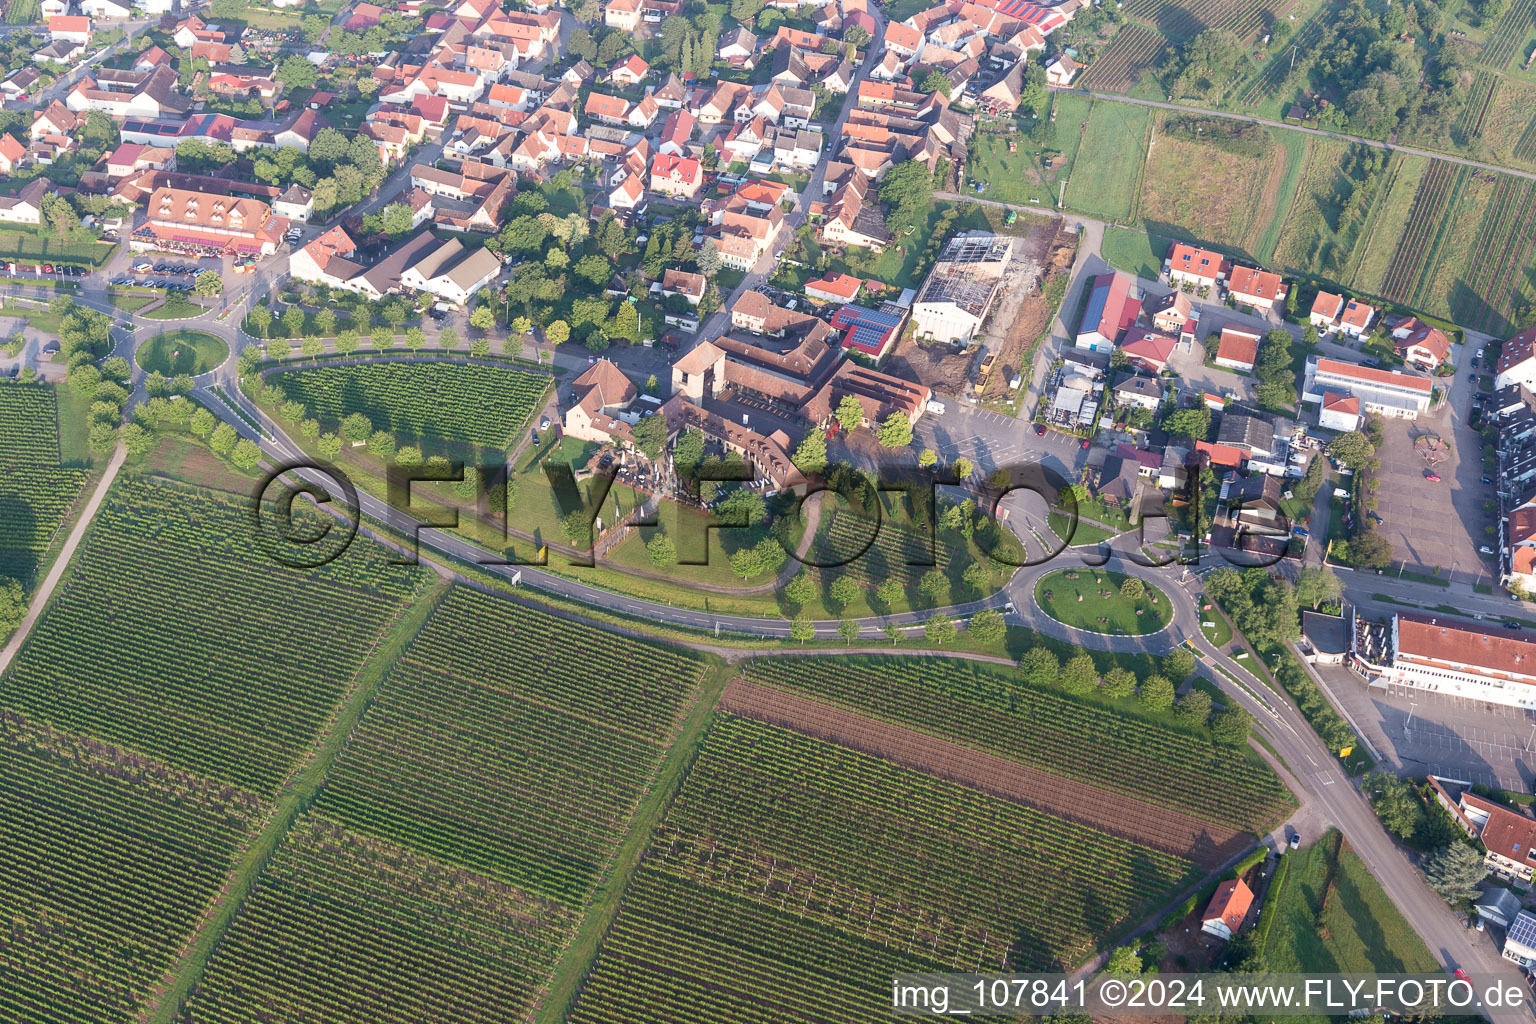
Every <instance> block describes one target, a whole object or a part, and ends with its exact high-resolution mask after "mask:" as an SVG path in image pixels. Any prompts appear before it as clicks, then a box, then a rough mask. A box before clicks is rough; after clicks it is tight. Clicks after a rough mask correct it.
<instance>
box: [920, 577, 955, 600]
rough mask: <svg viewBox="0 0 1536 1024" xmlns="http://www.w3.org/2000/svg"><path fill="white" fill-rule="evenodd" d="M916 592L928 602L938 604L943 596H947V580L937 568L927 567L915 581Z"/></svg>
mask: <svg viewBox="0 0 1536 1024" xmlns="http://www.w3.org/2000/svg"><path fill="white" fill-rule="evenodd" d="M917 592H918V593H920V594H922V595H923V596H924V597H926V598H927V599H928V600H929V602H930V603H932V604H938V603H939V601H941V600H942V599H943V598H945V597H948V596H949V580H948V578H946V577H945V575H944V574H943V573H942V572H940V571H939V570H937V569H929V570H928V571H927V572H925V573H923V576H922V579H920V580H918V581H917Z"/></svg>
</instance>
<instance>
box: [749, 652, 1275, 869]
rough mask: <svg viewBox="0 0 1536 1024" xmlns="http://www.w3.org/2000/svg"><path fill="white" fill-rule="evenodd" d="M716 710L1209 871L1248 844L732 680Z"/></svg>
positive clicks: (1153, 808)
mask: <svg viewBox="0 0 1536 1024" xmlns="http://www.w3.org/2000/svg"><path fill="white" fill-rule="evenodd" d="M720 710H722V711H728V712H730V713H731V714H735V715H740V716H742V717H744V718H752V719H755V720H757V721H760V722H766V723H768V724H770V725H777V726H781V727H783V728H786V729H791V730H793V731H795V732H800V733H804V734H805V735H807V736H812V737H814V738H816V739H819V740H824V741H826V742H828V743H833V744H836V745H838V746H843V747H848V748H850V749H853V750H857V751H859V752H861V753H864V754H870V755H872V756H875V757H881V758H884V759H885V760H888V761H891V762H892V763H894V764H899V765H902V766H903V767H907V768H911V769H914V770H916V771H920V772H923V773H925V774H928V775H934V776H937V777H938V778H941V779H945V780H947V781H950V782H954V783H958V784H960V785H962V786H967V787H969V788H972V789H975V790H978V791H980V792H983V793H986V794H988V795H990V796H995V797H999V798H1001V799H1004V800H1009V801H1011V802H1013V803H1018V804H1023V805H1025V806H1027V807H1032V808H1034V809H1035V810H1037V811H1042V812H1044V813H1046V814H1051V815H1054V816H1055V817H1058V818H1062V819H1064V820H1066V821H1071V822H1073V823H1074V824H1078V825H1083V826H1086V827H1088V828H1093V829H1097V830H1099V831H1101V832H1104V833H1107V834H1109V835H1113V836H1118V837H1120V838H1122V839H1127V840H1130V841H1132V842H1136V843H1140V844H1143V845H1145V846H1149V847H1151V848H1153V849H1156V850H1162V851H1164V852H1165V853H1172V854H1175V855H1177V856H1179V857H1183V858H1185V859H1187V860H1189V861H1191V862H1192V863H1194V864H1195V865H1196V866H1197V867H1199V868H1200V869H1201V870H1203V871H1213V870H1216V869H1217V868H1219V867H1220V866H1222V865H1223V864H1225V863H1226V862H1228V861H1229V860H1231V859H1232V857H1233V855H1234V854H1237V853H1240V852H1241V851H1242V850H1244V849H1247V848H1248V847H1250V846H1252V844H1253V833H1251V832H1247V831H1244V830H1241V829H1236V828H1233V827H1231V826H1229V825H1219V824H1214V823H1211V822H1206V821H1201V820H1200V819H1198V818H1195V817H1193V816H1191V815H1187V814H1181V813H1180V812H1178V811H1174V810H1170V809H1169V808H1166V807H1162V806H1159V805H1157V804H1152V803H1146V802H1144V801H1140V800H1136V799H1135V798H1133V797H1128V796H1125V795H1123V794H1120V793H1113V792H1111V791H1109V790H1106V789H1100V788H1099V787H1097V786H1091V785H1088V784H1087V783H1083V782H1076V781H1073V780H1071V779H1067V778H1064V777H1062V776H1059V775H1053V774H1051V773H1050V772H1046V771H1042V770H1041V769H1038V768H1032V767H1029V766H1027V765H1024V764H1020V763H1019V762H1017V761H1011V760H1009V759H1007V758H1004V757H999V756H997V755H996V754H989V753H987V752H985V751H982V750H978V749H976V748H975V747H968V746H966V745H964V744H962V743H956V742H954V741H952V740H946V739H942V738H940V737H937V736H933V735H930V734H928V733H923V732H919V731H917V730H915V729H909V728H906V727H904V726H899V725H893V724H890V723H888V722H883V721H881V720H879V719H876V718H871V717H869V716H867V715H861V714H858V713H857V712H853V711H846V710H844V709H842V708H838V707H834V706H831V705H827V704H822V703H819V702H817V701H813V700H811V699H809V698H807V697H801V696H799V695H798V694H793V693H789V692H787V691H784V690H779V689H775V688H774V687H771V686H764V685H762V684H759V683H752V682H749V681H747V680H745V679H733V680H732V681H731V682H730V684H729V685H728V686H727V687H726V688H725V692H724V694H723V695H722V696H721V698H720Z"/></svg>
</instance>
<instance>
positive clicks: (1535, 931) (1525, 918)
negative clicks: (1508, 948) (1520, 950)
mask: <svg viewBox="0 0 1536 1024" xmlns="http://www.w3.org/2000/svg"><path fill="white" fill-rule="evenodd" d="M1505 940H1506V942H1518V943H1519V944H1520V945H1522V946H1524V947H1526V948H1527V949H1536V914H1532V913H1531V912H1530V911H1529V910H1522V911H1520V913H1518V914H1516V915H1515V919H1514V920H1513V921H1511V922H1510V925H1509V931H1508V932H1506V933H1505Z"/></svg>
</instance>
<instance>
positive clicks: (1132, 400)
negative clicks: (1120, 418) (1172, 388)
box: [1112, 376, 1163, 412]
mask: <svg viewBox="0 0 1536 1024" xmlns="http://www.w3.org/2000/svg"><path fill="white" fill-rule="evenodd" d="M1112 390H1113V394H1114V396H1115V404H1116V405H1119V406H1127V407H1131V408H1136V409H1148V410H1150V411H1152V412H1156V411H1157V409H1158V406H1160V405H1162V404H1163V385H1162V384H1161V383H1159V382H1158V381H1157V379H1156V378H1153V377H1141V376H1136V377H1131V378H1129V379H1128V380H1123V381H1121V382H1120V383H1118V384H1116V385H1115V386H1114V388H1113V389H1112Z"/></svg>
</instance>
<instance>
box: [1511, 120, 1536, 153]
mask: <svg viewBox="0 0 1536 1024" xmlns="http://www.w3.org/2000/svg"><path fill="white" fill-rule="evenodd" d="M1514 157H1515V159H1516V160H1522V161H1524V162H1526V163H1536V117H1533V118H1531V121H1530V123H1529V124H1527V125H1526V126H1525V131H1523V132H1521V133H1520V141H1519V142H1516V143H1515V152H1514Z"/></svg>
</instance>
